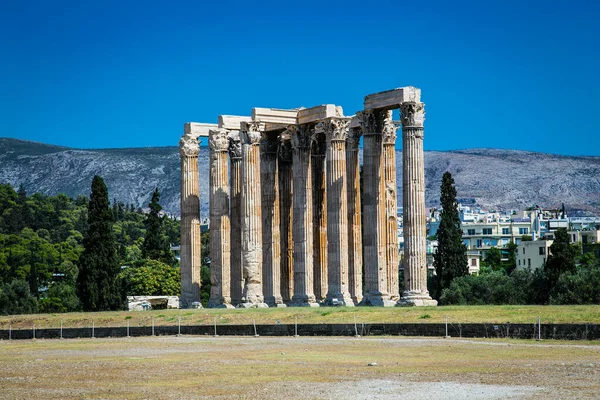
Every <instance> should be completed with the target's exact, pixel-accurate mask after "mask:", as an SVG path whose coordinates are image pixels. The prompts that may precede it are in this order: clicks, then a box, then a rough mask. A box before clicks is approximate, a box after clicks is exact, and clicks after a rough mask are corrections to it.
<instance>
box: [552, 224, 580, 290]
mask: <svg viewBox="0 0 600 400" xmlns="http://www.w3.org/2000/svg"><path fill="white" fill-rule="evenodd" d="M576 257H577V247H576V246H574V245H571V244H570V243H569V234H568V233H567V229H566V228H559V229H557V230H556V232H555V233H554V242H553V243H552V245H551V246H550V255H549V256H548V260H547V261H546V264H545V265H544V272H545V275H546V277H547V279H548V285H549V287H548V291H550V290H552V288H553V287H554V285H555V284H556V282H558V278H560V276H561V275H562V274H563V273H565V272H569V273H573V272H575V258H576Z"/></svg>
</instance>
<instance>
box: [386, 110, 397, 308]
mask: <svg viewBox="0 0 600 400" xmlns="http://www.w3.org/2000/svg"><path fill="white" fill-rule="evenodd" d="M383 160H384V161H383V165H384V185H385V214H386V236H387V237H386V239H387V240H386V265H387V275H388V280H387V282H388V293H389V294H390V299H391V300H394V301H397V300H398V299H399V298H400V294H399V290H400V288H399V284H398V197H397V195H396V190H397V189H396V126H395V125H394V122H393V121H392V111H391V110H390V111H388V112H387V115H386V117H385V120H384V122H383Z"/></svg>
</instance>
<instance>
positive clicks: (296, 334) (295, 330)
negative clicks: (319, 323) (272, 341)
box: [294, 316, 300, 337]
mask: <svg viewBox="0 0 600 400" xmlns="http://www.w3.org/2000/svg"><path fill="white" fill-rule="evenodd" d="M294 337H300V336H299V335H298V316H296V317H295V318H294Z"/></svg>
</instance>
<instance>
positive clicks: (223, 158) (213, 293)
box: [208, 129, 233, 308]
mask: <svg viewBox="0 0 600 400" xmlns="http://www.w3.org/2000/svg"><path fill="white" fill-rule="evenodd" d="M208 143H209V147H210V175H209V176H210V202H209V206H210V282H211V287H210V299H209V301H208V306H209V307H210V308H233V306H232V305H231V297H230V278H229V277H230V257H231V246H230V245H231V244H230V240H231V226H230V223H229V154H228V150H229V138H228V132H227V130H226V129H215V130H211V131H209V138H208Z"/></svg>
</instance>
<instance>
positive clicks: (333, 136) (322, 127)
mask: <svg viewBox="0 0 600 400" xmlns="http://www.w3.org/2000/svg"><path fill="white" fill-rule="evenodd" d="M349 127H350V118H337V117H336V118H328V119H326V120H325V121H322V122H319V123H318V124H317V127H316V130H317V131H322V132H323V133H325V138H326V139H327V141H346V139H347V138H348V128H349Z"/></svg>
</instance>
